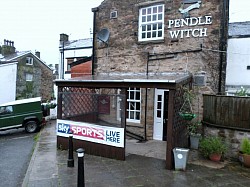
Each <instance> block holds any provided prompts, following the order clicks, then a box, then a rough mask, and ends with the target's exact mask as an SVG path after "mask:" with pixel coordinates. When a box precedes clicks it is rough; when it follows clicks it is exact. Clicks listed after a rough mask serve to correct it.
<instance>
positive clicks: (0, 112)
mask: <svg viewBox="0 0 250 187" xmlns="http://www.w3.org/2000/svg"><path fill="white" fill-rule="evenodd" d="M12 112H13V107H12V106H2V107H0V115H4V114H11V113H12Z"/></svg>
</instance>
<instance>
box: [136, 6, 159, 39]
mask: <svg viewBox="0 0 250 187" xmlns="http://www.w3.org/2000/svg"><path fill="white" fill-rule="evenodd" d="M138 37H139V38H138V39H139V41H150V40H157V39H163V38H164V5H154V6H150V7H145V8H141V9H140V12H139V35H138Z"/></svg>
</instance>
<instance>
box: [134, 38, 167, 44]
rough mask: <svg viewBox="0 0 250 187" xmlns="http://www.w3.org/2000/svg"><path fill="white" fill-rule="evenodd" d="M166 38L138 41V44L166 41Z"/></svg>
mask: <svg viewBox="0 0 250 187" xmlns="http://www.w3.org/2000/svg"><path fill="white" fill-rule="evenodd" d="M164 42H165V40H164V39H158V40H149V41H138V42H137V44H138V45H147V44H158V43H164Z"/></svg>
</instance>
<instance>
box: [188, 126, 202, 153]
mask: <svg viewBox="0 0 250 187" xmlns="http://www.w3.org/2000/svg"><path fill="white" fill-rule="evenodd" d="M187 130H188V135H189V138H190V148H191V149H198V147H199V141H200V139H201V122H200V121H191V122H189V123H188V124H187Z"/></svg>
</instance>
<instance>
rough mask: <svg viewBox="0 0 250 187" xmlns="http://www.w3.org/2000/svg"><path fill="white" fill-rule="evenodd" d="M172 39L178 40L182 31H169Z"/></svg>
mask: <svg viewBox="0 0 250 187" xmlns="http://www.w3.org/2000/svg"><path fill="white" fill-rule="evenodd" d="M169 33H170V36H171V38H178V35H179V33H180V30H176V31H169Z"/></svg>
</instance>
